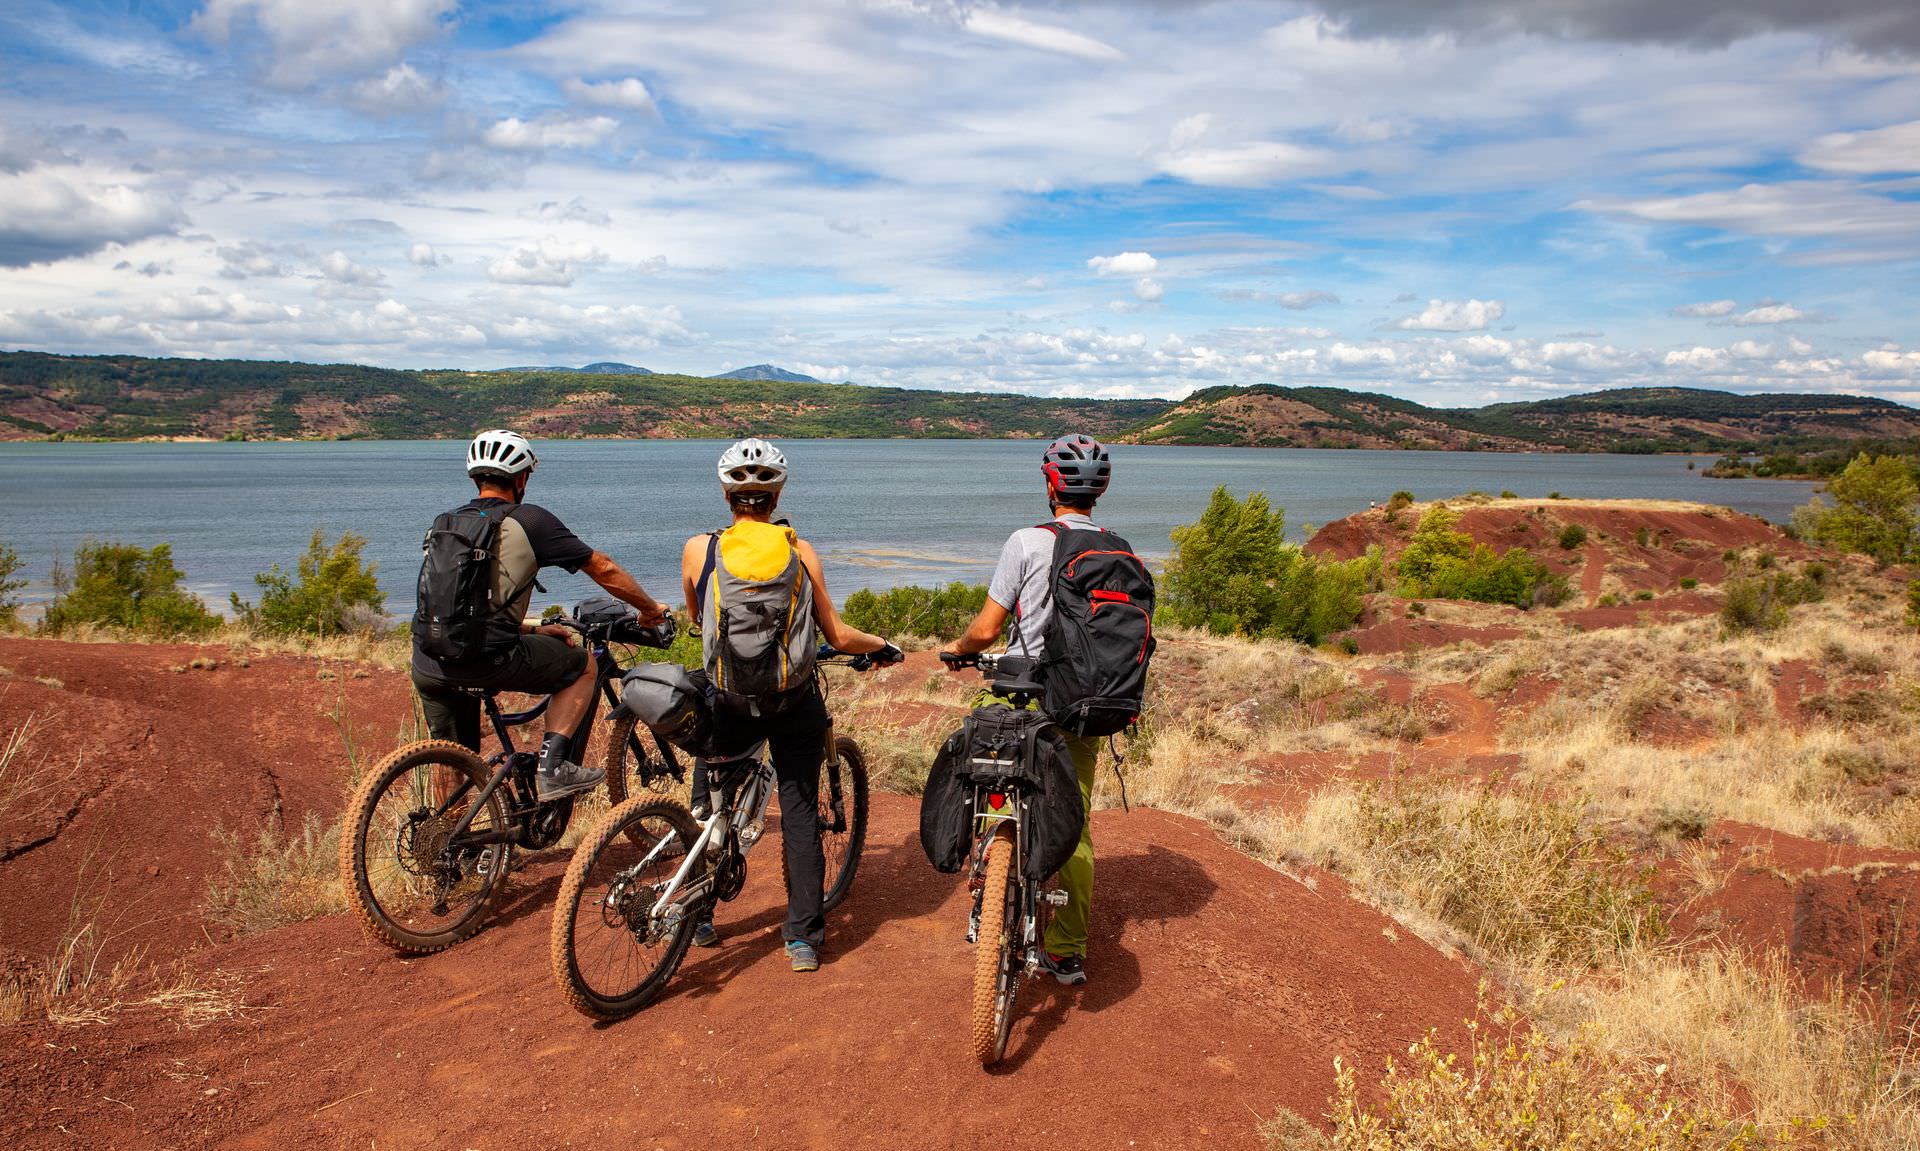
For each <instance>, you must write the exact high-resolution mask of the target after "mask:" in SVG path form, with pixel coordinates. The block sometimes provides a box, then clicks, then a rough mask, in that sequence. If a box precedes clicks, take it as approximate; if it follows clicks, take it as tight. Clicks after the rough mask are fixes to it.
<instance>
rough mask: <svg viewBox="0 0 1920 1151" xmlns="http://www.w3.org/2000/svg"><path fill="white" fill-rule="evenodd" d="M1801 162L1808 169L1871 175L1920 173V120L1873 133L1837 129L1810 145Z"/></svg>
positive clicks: (1875, 130)
mask: <svg viewBox="0 0 1920 1151" xmlns="http://www.w3.org/2000/svg"><path fill="white" fill-rule="evenodd" d="M1800 162H1801V163H1802V164H1805V165H1807V166H1808V167H1809V168H1820V169H1823V170H1825V171H1828V172H1845V173H1847V174H1848V175H1854V176H1871V175H1878V174H1881V173H1885V172H1920V120H1914V121H1912V122H1910V123H1906V124H1893V125H1890V126H1889V127H1885V128H1876V129H1874V130H1873V131H1871V132H1835V133H1833V134H1832V135H1828V136H1822V137H1820V138H1819V139H1817V140H1815V141H1814V142H1813V143H1811V144H1809V145H1807V149H1806V151H1804V152H1802V153H1800Z"/></svg>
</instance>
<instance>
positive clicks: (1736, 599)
mask: <svg viewBox="0 0 1920 1151" xmlns="http://www.w3.org/2000/svg"><path fill="white" fill-rule="evenodd" d="M1725 591H1726V597H1727V598H1726V602H1725V603H1723V604H1721V605H1720V625H1721V627H1723V628H1725V629H1726V631H1727V632H1728V633H1729V634H1733V635H1738V634H1741V633H1743V632H1751V631H1772V630H1773V629H1774V628H1777V627H1779V626H1781V625H1782V624H1784V623H1786V622H1787V609H1789V608H1791V607H1794V606H1796V605H1799V604H1803V603H1817V602H1819V601H1820V600H1821V599H1823V598H1825V596H1826V592H1825V590H1824V589H1823V588H1822V587H1821V586H1820V584H1819V582H1818V581H1816V580H1812V579H1808V578H1807V577H1806V576H1804V575H1789V574H1787V573H1786V572H1775V573H1773V574H1772V575H1763V576H1748V577H1746V578H1744V579H1734V580H1728V581H1727V583H1726V588H1725Z"/></svg>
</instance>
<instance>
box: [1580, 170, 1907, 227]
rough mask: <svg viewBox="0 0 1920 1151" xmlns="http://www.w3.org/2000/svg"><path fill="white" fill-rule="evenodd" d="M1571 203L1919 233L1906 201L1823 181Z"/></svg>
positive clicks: (1755, 222)
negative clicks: (1682, 194) (1683, 194)
mask: <svg viewBox="0 0 1920 1151" xmlns="http://www.w3.org/2000/svg"><path fill="white" fill-rule="evenodd" d="M1574 207H1576V208H1580V209H1583V210H1586V211H1591V212H1601V213H1605V214H1608V215H1613V216H1626V217H1630V218H1632V219H1637V220H1644V221H1646V222H1648V223H1654V224H1681V225H1691V226H1695V227H1712V228H1725V229H1728V230H1730V231H1735V232H1746V233H1749V234H1752V235H1758V236H1789V237H1842V238H1854V239H1866V238H1871V237H1883V236H1890V235H1898V234H1903V233H1904V234H1920V213H1916V212H1914V210H1913V206H1912V205H1911V204H1909V203H1905V202H1903V201H1899V200H1895V199H1892V198H1891V197H1887V196H1880V195H1875V194H1874V193H1872V192H1870V191H1866V190H1863V189H1860V188H1855V187H1852V186H1848V185H1842V184H1837V183H1828V182H1825V181H1812V180H1799V181H1788V182H1785V183H1780V184H1746V185H1742V186H1741V187H1739V188H1736V189H1733V190H1730V191H1721V192H1699V193H1695V194H1693V195H1686V196H1654V197H1648V198H1644V199H1637V200H1633V199H1627V200H1619V199H1612V200H1582V201H1580V202H1578V203H1576V204H1575V205H1574Z"/></svg>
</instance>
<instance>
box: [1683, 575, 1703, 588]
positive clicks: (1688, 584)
mask: <svg viewBox="0 0 1920 1151" xmlns="http://www.w3.org/2000/svg"><path fill="white" fill-rule="evenodd" d="M1699 586H1700V581H1699V580H1697V579H1694V578H1693V577H1692V576H1682V577H1680V590H1681V591H1692V590H1693V589H1694V588H1697V587H1699Z"/></svg>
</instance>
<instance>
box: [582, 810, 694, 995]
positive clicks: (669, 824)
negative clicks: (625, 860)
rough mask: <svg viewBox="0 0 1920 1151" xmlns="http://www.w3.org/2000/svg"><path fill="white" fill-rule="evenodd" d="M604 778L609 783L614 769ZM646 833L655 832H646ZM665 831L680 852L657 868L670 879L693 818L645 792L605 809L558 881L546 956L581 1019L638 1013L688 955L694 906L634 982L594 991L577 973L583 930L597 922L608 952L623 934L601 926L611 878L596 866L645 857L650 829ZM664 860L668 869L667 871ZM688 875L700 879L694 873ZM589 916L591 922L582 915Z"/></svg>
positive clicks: (688, 838) (689, 837) (690, 836)
mask: <svg viewBox="0 0 1920 1151" xmlns="http://www.w3.org/2000/svg"><path fill="white" fill-rule="evenodd" d="M608 777H609V779H611V777H612V773H611V772H609V773H608ZM649 828H651V829H653V831H649ZM668 830H670V831H671V832H672V833H673V834H674V835H677V836H678V837H679V840H680V845H681V849H682V850H681V851H680V852H679V853H678V854H673V853H669V856H668V857H665V859H664V860H663V863H662V864H661V865H658V866H660V867H661V868H664V869H665V870H666V872H667V874H671V868H672V867H677V866H678V865H679V862H680V860H681V859H683V858H684V856H685V848H686V847H688V846H690V845H691V844H692V843H693V841H694V840H695V839H696V838H697V837H698V836H699V834H700V829H699V826H698V825H697V824H696V823H695V822H694V819H693V816H692V814H691V813H689V812H688V811H687V809H686V808H685V807H683V806H682V805H681V804H679V803H678V802H676V801H674V800H671V799H662V798H660V797H658V796H654V795H646V794H642V795H638V796H635V797H634V798H632V799H630V800H627V801H626V802H624V803H622V804H620V805H619V806H618V807H615V808H614V809H613V810H612V811H609V812H608V813H607V814H606V815H605V816H603V817H601V819H600V820H599V821H598V822H597V823H595V824H594V825H593V827H592V828H590V829H589V830H588V831H587V834H586V836H585V838H583V839H582V840H581V842H580V846H579V848H578V849H576V850H575V851H574V853H573V861H572V862H571V863H570V864H568V866H567V874H566V876H565V878H563V879H562V880H561V881H560V892H559V895H558V897H557V899H556V901H555V903H554V909H553V927H552V931H551V933H550V935H549V937H548V948H547V950H548V956H549V959H550V960H551V963H552V967H553V978H554V982H555V983H557V984H558V985H559V987H560V994H561V995H563V996H565V997H566V1000H567V1002H568V1003H570V1004H572V1005H573V1007H574V1009H575V1010H576V1011H579V1012H580V1013H581V1014H583V1015H588V1016H591V1017H592V1018H595V1019H620V1018H624V1017H626V1016H628V1015H631V1014H633V1013H634V1012H636V1011H638V1010H640V1009H641V1008H642V1007H645V1006H646V1005H647V1004H648V1003H649V1002H651V1001H652V1000H653V998H654V997H655V996H656V995H658V994H659V993H660V991H661V989H662V988H664V987H665V986H666V985H667V981H668V980H670V979H672V978H673V973H674V972H675V971H676V970H678V969H679V967H680V961H681V960H682V959H683V958H684V957H685V956H686V953H687V944H688V943H689V942H690V941H691V939H692V938H693V920H694V915H693V912H692V910H691V909H688V911H687V914H686V915H685V916H684V917H683V918H682V919H681V921H680V923H679V925H678V926H677V927H675V928H674V929H673V932H672V934H671V935H670V936H669V937H668V938H666V939H665V940H664V941H663V944H662V946H661V947H660V949H659V954H658V955H657V956H655V957H653V958H652V959H651V961H650V962H649V963H647V964H646V965H644V966H642V967H636V968H635V969H634V972H633V976H632V978H631V980H630V981H629V982H623V984H622V985H620V986H615V987H596V986H594V985H593V983H592V981H591V980H590V979H589V978H588V976H587V975H586V973H584V972H583V971H582V970H581V963H580V960H581V956H580V955H579V953H578V949H577V948H576V946H575V940H576V938H577V937H578V930H579V929H583V928H584V929H586V930H587V931H589V932H593V931H594V927H595V924H596V923H598V924H599V925H600V928H599V930H600V931H601V932H602V933H612V935H611V936H607V935H601V936H597V937H596V939H597V941H598V942H600V943H603V944H604V945H605V946H608V947H611V946H616V940H615V938H613V937H617V936H618V935H619V934H621V933H622V932H624V931H625V929H624V928H620V927H614V926H611V925H608V924H606V923H605V921H604V920H602V919H601V918H600V917H601V916H602V909H601V904H602V900H603V899H604V897H605V896H606V894H607V892H608V885H607V883H606V880H607V878H608V876H607V875H605V874H602V875H596V874H595V865H596V864H597V863H601V862H602V857H603V856H607V855H609V853H614V854H616V855H621V856H624V855H633V854H636V853H637V854H638V855H644V854H645V852H646V851H648V850H649V849H650V848H651V846H652V844H653V843H654V842H655V840H656V836H655V834H654V833H653V832H655V831H668ZM667 861H670V865H671V866H667ZM648 874H649V875H653V874H655V873H654V872H650V873H648ZM692 878H694V879H697V878H698V875H695V876H694V877H692ZM643 898H645V899H646V901H647V902H648V903H651V901H652V897H651V896H645V897H643ZM587 916H591V917H594V918H593V919H585V918H583V917H587ZM628 938H629V939H630V938H631V936H630V935H629V936H628ZM633 946H634V948H635V950H636V951H638V950H640V945H639V944H638V943H637V942H636V943H634V944H633Z"/></svg>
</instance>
